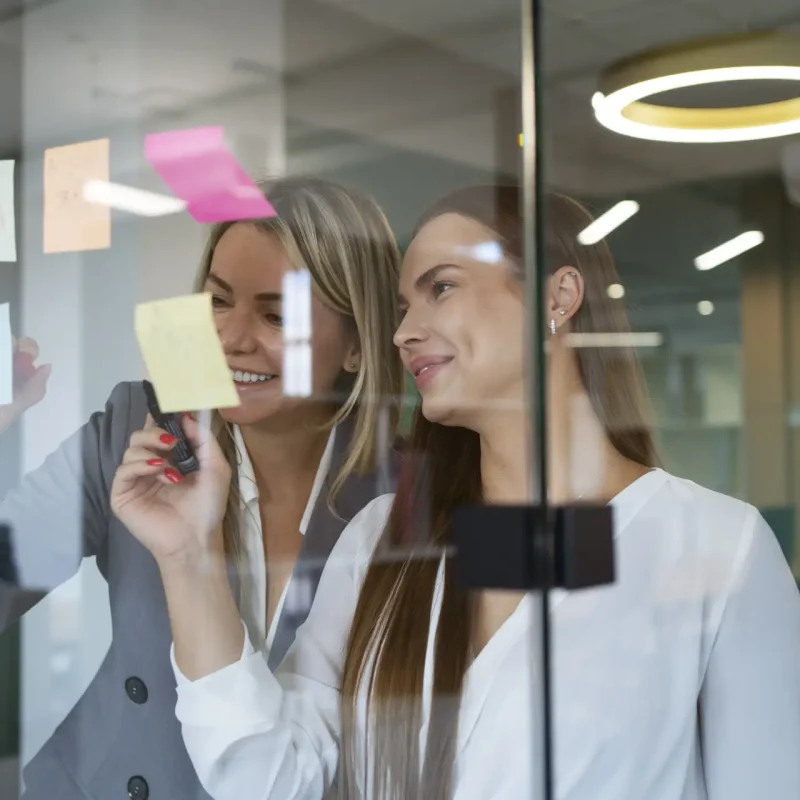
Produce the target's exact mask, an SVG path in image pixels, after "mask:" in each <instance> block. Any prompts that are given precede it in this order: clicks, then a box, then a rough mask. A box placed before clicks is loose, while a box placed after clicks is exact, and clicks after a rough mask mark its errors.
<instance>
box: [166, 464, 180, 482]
mask: <svg viewBox="0 0 800 800" xmlns="http://www.w3.org/2000/svg"><path fill="white" fill-rule="evenodd" d="M164 475H165V476H166V478H167V480H168V481H172V482H173V483H180V482H181V481H182V480H183V475H181V474H180V473H179V472H178V471H177V470H174V469H172V467H167V468H166V469H165V470H164Z"/></svg>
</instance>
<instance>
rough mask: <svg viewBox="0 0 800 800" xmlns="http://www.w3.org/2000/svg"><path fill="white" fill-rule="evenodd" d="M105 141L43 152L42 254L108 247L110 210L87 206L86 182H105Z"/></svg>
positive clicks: (100, 206) (82, 143)
mask: <svg viewBox="0 0 800 800" xmlns="http://www.w3.org/2000/svg"><path fill="white" fill-rule="evenodd" d="M108 159H109V141H108V139H96V140H95V141H92V142H80V143H78V144H69V145H65V146H64V147H51V148H50V149H49V150H45V151H44V252H45V253H73V252H78V251H82V250H103V249H105V248H107V247H110V246H111V209H110V208H109V207H108V206H103V205H95V204H93V203H87V202H86V201H85V200H84V199H83V187H84V184H85V183H86V182H87V181H91V180H98V181H108V179H109V174H108V173H109V166H108Z"/></svg>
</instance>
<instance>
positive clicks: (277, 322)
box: [264, 311, 283, 328]
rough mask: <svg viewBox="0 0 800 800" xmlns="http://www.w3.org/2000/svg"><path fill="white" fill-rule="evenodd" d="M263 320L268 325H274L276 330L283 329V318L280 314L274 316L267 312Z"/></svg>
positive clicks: (272, 313)
mask: <svg viewBox="0 0 800 800" xmlns="http://www.w3.org/2000/svg"><path fill="white" fill-rule="evenodd" d="M264 319H265V320H266V321H267V322H268V323H269V324H270V325H274V326H275V327H276V328H282V327H283V317H282V316H281V315H280V314H275V313H274V312H271V311H270V312H268V313H266V314H264Z"/></svg>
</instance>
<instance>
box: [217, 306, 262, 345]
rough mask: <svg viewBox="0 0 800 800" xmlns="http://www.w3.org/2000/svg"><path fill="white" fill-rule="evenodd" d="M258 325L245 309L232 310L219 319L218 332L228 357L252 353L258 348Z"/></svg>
mask: <svg viewBox="0 0 800 800" xmlns="http://www.w3.org/2000/svg"><path fill="white" fill-rule="evenodd" d="M256 323H257V321H256V320H255V319H253V315H252V314H250V313H249V312H248V310H247V309H244V308H236V307H234V308H231V309H229V310H228V311H226V313H225V314H223V315H221V316H219V317H217V332H218V333H219V339H220V342H222V349H223V350H224V351H225V354H226V355H237V354H242V353H251V352H253V350H255V349H256V347H257V346H258V339H257V335H256Z"/></svg>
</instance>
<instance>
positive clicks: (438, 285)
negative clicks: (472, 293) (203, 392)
mask: <svg viewBox="0 0 800 800" xmlns="http://www.w3.org/2000/svg"><path fill="white" fill-rule="evenodd" d="M454 285H455V284H453V283H451V282H450V281H433V283H432V284H431V293H432V294H433V296H434V297H437V298H438V297H440V296H441V295H443V294H444V293H445V292H446V291H447V290H448V289H452V288H453V286H454Z"/></svg>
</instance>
